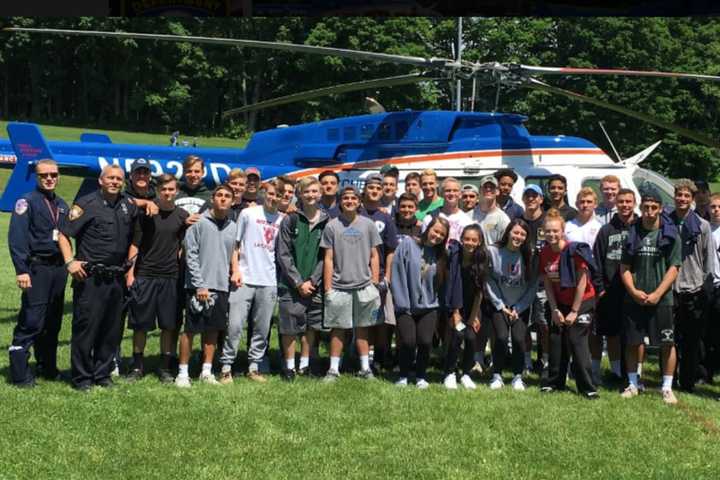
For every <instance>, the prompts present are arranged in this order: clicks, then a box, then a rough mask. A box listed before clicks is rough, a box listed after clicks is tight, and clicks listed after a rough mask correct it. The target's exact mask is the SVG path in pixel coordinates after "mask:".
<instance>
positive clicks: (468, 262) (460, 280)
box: [443, 224, 487, 390]
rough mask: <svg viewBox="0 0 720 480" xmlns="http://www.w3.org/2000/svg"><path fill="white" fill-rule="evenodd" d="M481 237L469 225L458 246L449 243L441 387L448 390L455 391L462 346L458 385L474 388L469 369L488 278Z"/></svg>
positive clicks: (485, 253) (476, 226) (480, 233)
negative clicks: (456, 371) (446, 339)
mask: <svg viewBox="0 0 720 480" xmlns="http://www.w3.org/2000/svg"><path fill="white" fill-rule="evenodd" d="M484 238H485V237H484V236H483V233H482V230H481V229H480V226H479V225H477V224H472V225H468V226H467V227H465V229H464V230H463V232H462V235H461V236H460V243H458V242H456V241H450V244H449V245H448V255H449V260H448V264H449V265H448V284H447V286H446V308H447V312H448V314H449V319H448V328H449V332H448V342H447V344H448V346H447V348H448V350H447V355H446V357H445V380H444V381H443V384H444V385H445V388H447V389H449V390H455V389H457V377H456V375H455V370H456V369H457V361H458V356H459V355H460V349H461V347H462V346H463V344H464V347H465V348H464V351H463V358H462V365H461V369H462V376H461V377H460V383H461V384H462V385H463V387H465V388H468V389H474V388H475V383H474V382H473V381H472V379H471V378H470V370H472V367H473V365H474V364H475V339H476V336H477V333H478V331H480V321H481V319H480V317H481V315H480V303H481V302H482V298H483V285H484V284H485V278H486V276H487V252H486V250H485V241H484Z"/></svg>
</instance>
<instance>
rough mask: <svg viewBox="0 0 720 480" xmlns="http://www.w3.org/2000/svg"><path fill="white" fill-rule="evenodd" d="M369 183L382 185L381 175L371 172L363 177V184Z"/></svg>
mask: <svg viewBox="0 0 720 480" xmlns="http://www.w3.org/2000/svg"><path fill="white" fill-rule="evenodd" d="M371 183H378V184H380V185H382V183H383V176H382V175H380V174H379V173H371V174H370V175H368V176H367V177H365V185H370V184H371Z"/></svg>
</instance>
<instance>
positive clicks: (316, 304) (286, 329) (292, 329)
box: [278, 287, 323, 335]
mask: <svg viewBox="0 0 720 480" xmlns="http://www.w3.org/2000/svg"><path fill="white" fill-rule="evenodd" d="M278 313H279V320H280V321H279V322H278V331H279V332H280V335H301V334H303V333H305V332H306V331H307V329H308V328H312V329H313V330H317V331H322V330H323V326H322V321H323V299H322V294H321V293H320V290H318V291H317V293H316V294H315V295H313V296H312V297H310V298H303V297H301V296H300V294H298V292H297V290H295V289H293V288H285V287H278Z"/></svg>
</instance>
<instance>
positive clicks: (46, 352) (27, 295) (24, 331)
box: [9, 264, 67, 384]
mask: <svg viewBox="0 0 720 480" xmlns="http://www.w3.org/2000/svg"><path fill="white" fill-rule="evenodd" d="M30 281H31V282H32V288H29V289H28V290H25V291H24V292H23V293H22V297H21V300H20V302H21V303H20V314H19V315H18V320H17V325H15V330H14V331H13V339H12V344H11V345H10V348H9V355H10V378H11V380H12V382H13V383H15V384H29V383H32V382H33V380H34V376H33V373H32V371H31V370H30V366H29V360H30V347H31V346H32V347H33V350H34V352H35V361H36V362H37V369H38V373H39V374H42V375H44V376H46V377H48V378H52V377H55V376H56V375H57V371H58V370H57V344H58V335H59V333H60V327H61V325H62V315H63V303H64V298H65V283H66V281H67V272H66V271H65V268H64V267H63V266H62V265H41V264H33V265H32V266H31V267H30Z"/></svg>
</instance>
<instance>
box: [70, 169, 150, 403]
mask: <svg viewBox="0 0 720 480" xmlns="http://www.w3.org/2000/svg"><path fill="white" fill-rule="evenodd" d="M124 177H125V172H124V171H123V169H122V168H121V167H119V166H117V165H108V166H107V167H105V168H104V169H103V171H102V173H101V174H100V180H99V183H100V190H98V191H96V192H94V193H91V194H90V195H87V196H85V197H82V198H80V199H79V200H78V201H77V202H76V203H75V204H74V205H73V206H72V208H71V209H70V212H69V213H68V217H67V221H66V222H65V223H64V224H63V225H62V227H61V232H60V242H59V245H60V251H61V252H62V255H63V259H64V261H65V267H66V268H67V271H68V272H69V273H70V275H72V277H73V280H74V281H73V288H74V293H73V321H72V338H71V341H70V350H71V353H70V362H71V366H72V381H73V385H74V386H75V388H77V389H79V390H87V389H89V388H90V387H92V386H93V384H95V385H99V386H102V387H110V386H112V385H113V383H112V380H111V379H110V372H111V370H112V362H113V355H114V353H115V348H116V346H117V345H118V343H119V341H120V336H121V335H122V321H121V318H120V314H121V312H122V308H123V299H124V293H125V285H124V284H125V279H124V275H125V271H126V263H125V260H126V257H127V252H128V248H129V246H130V241H131V239H132V231H133V223H134V221H135V218H136V217H137V207H136V206H135V205H134V204H133V203H132V202H131V201H130V200H129V199H128V197H127V196H125V195H124V194H123V193H121V189H122V186H123V180H124ZM69 237H74V238H75V240H76V243H77V258H73V254H72V246H71V245H70V240H69Z"/></svg>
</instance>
